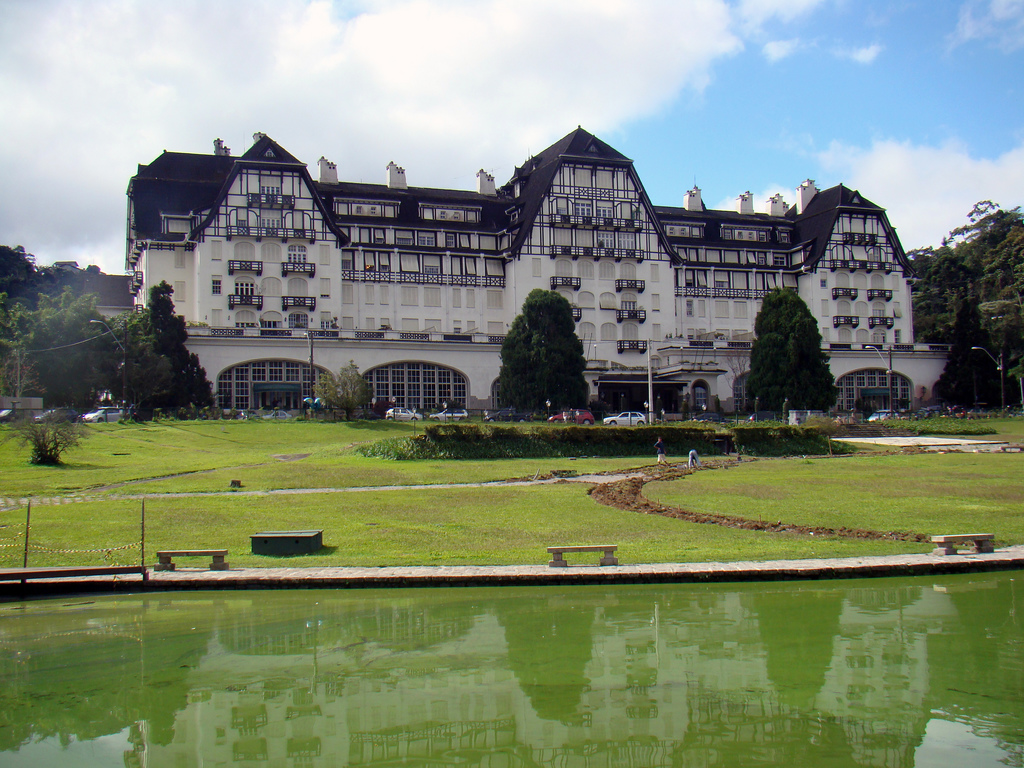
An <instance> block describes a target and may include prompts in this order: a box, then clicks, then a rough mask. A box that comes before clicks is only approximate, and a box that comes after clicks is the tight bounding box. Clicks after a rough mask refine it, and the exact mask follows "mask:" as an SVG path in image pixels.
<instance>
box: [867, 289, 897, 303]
mask: <svg viewBox="0 0 1024 768" xmlns="http://www.w3.org/2000/svg"><path fill="white" fill-rule="evenodd" d="M872 299H885V300H886V301H891V300H892V291H890V290H888V289H885V290H883V289H882V288H869V289H868V301H871V300H872Z"/></svg>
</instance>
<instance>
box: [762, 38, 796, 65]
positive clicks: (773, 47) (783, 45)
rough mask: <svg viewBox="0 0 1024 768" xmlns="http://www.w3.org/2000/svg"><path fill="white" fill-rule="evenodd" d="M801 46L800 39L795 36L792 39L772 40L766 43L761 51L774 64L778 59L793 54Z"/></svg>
mask: <svg viewBox="0 0 1024 768" xmlns="http://www.w3.org/2000/svg"><path fill="white" fill-rule="evenodd" d="M799 46H800V41H799V40H797V39H795V38H794V39H792V40H772V41H770V42H767V43H765V44H764V47H763V48H762V49H761V53H763V54H764V57H765V58H766V59H768V61H770V62H771V63H772V64H774V63H775V62H776V61H781V60H782V59H785V58H787V57H789V56H792V55H793V54H794V53H795V52H796V50H797V48H798V47H799Z"/></svg>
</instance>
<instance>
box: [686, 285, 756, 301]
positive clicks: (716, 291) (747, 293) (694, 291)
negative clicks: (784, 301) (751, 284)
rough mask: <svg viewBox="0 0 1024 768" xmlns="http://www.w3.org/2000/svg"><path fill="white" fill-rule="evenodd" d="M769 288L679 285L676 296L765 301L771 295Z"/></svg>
mask: <svg viewBox="0 0 1024 768" xmlns="http://www.w3.org/2000/svg"><path fill="white" fill-rule="evenodd" d="M770 292H771V291H770V289H767V288H716V287H713V286H708V285H686V286H682V285H677V286H676V296H695V297H697V298H702V299H763V298H764V297H765V296H767V295H768V294H769V293H770Z"/></svg>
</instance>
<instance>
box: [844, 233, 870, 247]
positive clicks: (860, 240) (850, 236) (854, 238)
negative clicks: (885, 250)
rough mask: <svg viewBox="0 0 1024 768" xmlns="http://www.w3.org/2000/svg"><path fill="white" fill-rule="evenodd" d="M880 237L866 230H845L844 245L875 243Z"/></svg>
mask: <svg viewBox="0 0 1024 768" xmlns="http://www.w3.org/2000/svg"><path fill="white" fill-rule="evenodd" d="M877 239H878V238H876V237H875V235H869V234H866V233H864V232H844V233H843V244H844V245H874V244H875V242H876V241H877Z"/></svg>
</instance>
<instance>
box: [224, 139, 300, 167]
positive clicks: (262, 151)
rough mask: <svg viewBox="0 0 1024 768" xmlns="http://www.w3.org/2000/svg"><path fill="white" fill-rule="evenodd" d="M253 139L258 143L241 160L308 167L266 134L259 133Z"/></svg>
mask: <svg viewBox="0 0 1024 768" xmlns="http://www.w3.org/2000/svg"><path fill="white" fill-rule="evenodd" d="M253 138H255V139H256V141H255V142H254V143H253V145H252V146H251V147H249V149H248V150H247V151H246V153H245V154H244V155H242V156H241V157H240V158H239V159H240V160H248V161H253V160H255V161H259V162H261V163H281V164H285V165H301V166H302V167H305V166H306V164H305V163H304V162H302V161H301V160H299V159H298V158H296V157H295V156H294V155H293V154H292V153H291V152H289V151H288V150H287V149H285V148H284V147H282V146H281V145H280V144H278V143H277V142H276V141H274V140H273V139H272V138H270V137H269V136H267V135H266V134H265V133H257V134H256V135H255V136H254V137H253Z"/></svg>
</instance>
